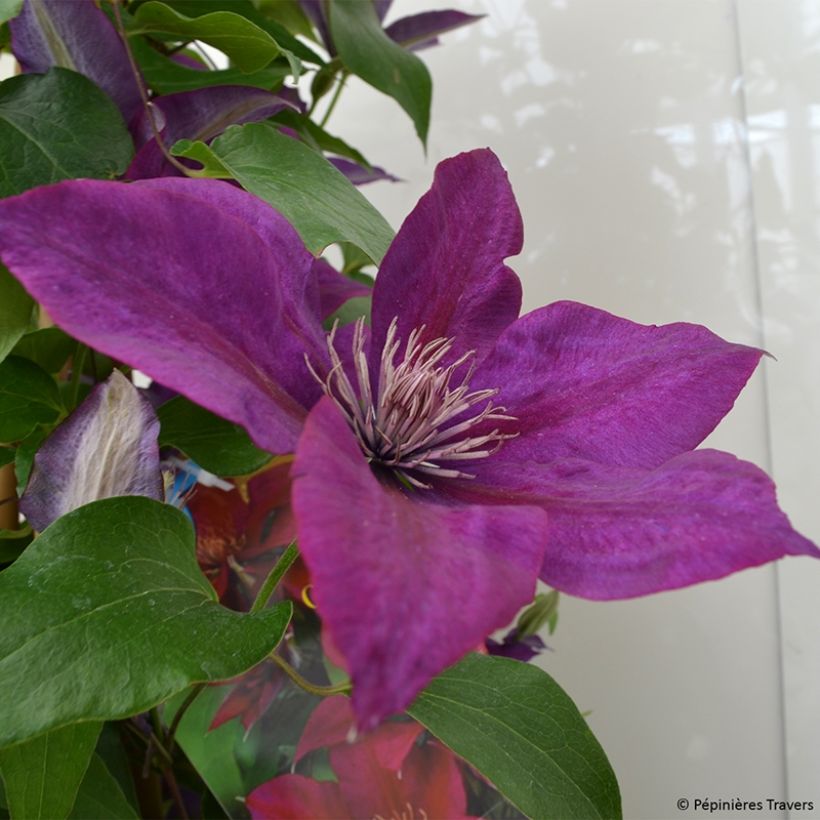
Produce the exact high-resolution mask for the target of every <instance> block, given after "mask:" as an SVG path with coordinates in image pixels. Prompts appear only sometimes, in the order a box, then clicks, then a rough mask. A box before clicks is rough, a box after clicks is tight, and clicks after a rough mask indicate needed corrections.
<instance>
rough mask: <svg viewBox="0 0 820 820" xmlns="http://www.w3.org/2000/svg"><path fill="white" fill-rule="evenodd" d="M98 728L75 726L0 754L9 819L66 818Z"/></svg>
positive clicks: (0, 767) (94, 742) (78, 724)
mask: <svg viewBox="0 0 820 820" xmlns="http://www.w3.org/2000/svg"><path fill="white" fill-rule="evenodd" d="M101 728H102V727H101V724H99V723H74V724H71V725H70V726H64V727H63V728H62V729H55V730H54V731H53V732H47V733H46V734H44V735H41V736H40V737H38V738H35V739H34V740H29V741H28V742H26V743H20V744H18V745H17V746H11V747H10V748H8V749H2V750H0V771H2V774H3V780H4V782H5V784H6V799H7V800H8V804H9V811H10V812H11V816H12V817H13V818H18V817H19V818H21V820H34V819H35V818H46V820H63V818H65V817H68V815H69V812H70V811H71V808H72V806H73V805H74V801H75V799H76V797H77V791H78V790H79V788H80V783H81V782H82V780H83V777H84V776H85V773H86V769H88V764H89V761H90V760H91V755H92V754H93V752H94V746H95V745H96V743H97V737H98V736H99V734H100V729H101ZM87 816H89V817H90V816H92V815H87ZM100 816H103V815H100Z"/></svg>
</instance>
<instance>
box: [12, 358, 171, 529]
mask: <svg viewBox="0 0 820 820" xmlns="http://www.w3.org/2000/svg"><path fill="white" fill-rule="evenodd" d="M158 434H159V421H158V419H157V417H156V414H155V413H154V411H153V409H152V408H151V405H150V404H149V403H148V402H147V401H146V400H145V399H144V398H142V396H140V395H139V392H138V391H137V389H136V388H135V387H134V385H132V384H131V382H130V381H128V379H126V377H125V376H123V375H122V373H120V372H119V371H118V370H115V371H114V372H113V373H112V374H111V376H110V377H109V378H108V380H107V381H106V382H105V383H103V384H100V385H98V386H97V387H96V388H95V389H94V390H93V391H92V392H91V394H90V395H89V396H88V398H87V399H86V400H85V401H84V402H83V403H82V404H81V405H80V406H79V407H78V408H77V409H76V410H75V411H74V412H73V413H72V414H71V416H69V418H68V419H67V420H66V421H64V422H63V423H62V424H61V425H60V426H59V427H58V428H57V429H56V430H55V431H54V432H53V433H52V434H51V435H50V436H49V437H48V439H46V441H45V443H44V444H43V445H42V447H40V450H39V451H38V453H37V455H36V456H35V458H34V467H33V469H32V471H31V478H30V479H29V483H28V487H27V488H26V491H25V494H24V495H23V499H22V501H21V503H20V507H21V509H22V511H23V513H24V515H25V516H26V518H27V519H28V521H29V523H30V524H31V526H32V527H34V529H35V530H38V531H42V530H44V529H45V528H46V527H47V526H48V525H49V524H51V523H52V522H53V521H55V520H56V519H58V518H59V517H60V516H61V515H65V514H66V513H68V512H71V510H74V509H76V508H77V507H81V506H82V505H83V504H89V503H91V502H92V501H97V500H98V499H101V498H112V497H114V496H118V495H145V496H148V497H149V498H154V499H156V500H157V501H161V500H162V495H163V489H162V475H161V473H160V467H159V446H158V445H157V436H158Z"/></svg>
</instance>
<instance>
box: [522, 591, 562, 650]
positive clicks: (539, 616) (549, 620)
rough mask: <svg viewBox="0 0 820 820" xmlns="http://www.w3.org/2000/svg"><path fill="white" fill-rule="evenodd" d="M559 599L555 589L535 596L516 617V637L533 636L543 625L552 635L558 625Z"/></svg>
mask: <svg viewBox="0 0 820 820" xmlns="http://www.w3.org/2000/svg"><path fill="white" fill-rule="evenodd" d="M559 597H560V594H559V592H558V590H557V589H553V590H551V591H550V592H541V593H539V594H538V595H536V596H535V600H534V601H533V602H532V603H531V604H530V605H529V606H528V607H527V608H526V609H525V610H524V611H523V612H522V613H521V614H520V615H519V616H518V621H517V622H516V625H515V630H516V632H517V634H518V637H519V638H527V637H529V636H530V635H535V634H537V633H538V632H540V631H541V628H542V627H543V626H544V625H545V624H547V625H548V628H549V633H550V635H552V633H553V632H555V626H556V624H557V623H558V599H559Z"/></svg>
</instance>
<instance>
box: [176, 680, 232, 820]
mask: <svg viewBox="0 0 820 820" xmlns="http://www.w3.org/2000/svg"><path fill="white" fill-rule="evenodd" d="M225 693H226V689H225V687H221V686H219V687H216V686H214V687H212V686H209V687H208V688H207V689H204V690H203V691H202V692H200V693H199V695H198V696H197V698H196V700H195V701H194V702H193V703H192V704H191V706H190V708H189V709H188V711H187V712H185V715H184V716H183V718H182V720H181V721H180V722H179V727H178V728H177V733H176V740H177V743H178V744H179V747H180V748H181V749H182V751H183V752H185V756H186V757H187V758H188V760H190V761H191V763H192V765H193V766H194V768H195V769H196V770H197V773H198V774H199V776H200V777H201V778H202V779H203V780H204V781H205V784H206V785H207V787H208V788H209V789H210V791H211V793H212V794H213V796H214V797H215V798H216V799H217V800H218V801H219V803H220V805H221V806H222V808H223V809H224V810H225V812H226V813H227V814H228V816H229V817H236V816H242V815H243V814H244V813H243V811H242V809H243V801H242V798H243V797H244V795H245V794H246V793H247V789H246V788H245V784H244V781H243V777H242V770H241V769H240V767H239V763H238V761H237V759H236V754H235V749H236V748H237V747H238V746H240V745H241V744H242V742H243V739H244V737H245V728H244V727H243V726H242V724H241V723H240V722H239V721H238V720H229V721H228V722H227V723H223V724H222V725H221V726H219V727H217V728H216V729H214V730H213V731H210V726H211V723H212V722H213V719H214V717H215V715H216V713H217V711H218V710H219V706H220V705H221V703H222V701H223V700H224V699H225ZM183 699H184V696H183V695H180V696H179V697H176V698H174V699H173V701H171V702H170V703H169V704H168V707H167V711H168V714H167V715H165V719H166V721H168V722H170V720H172V716H173V715H175V714H176V711H177V709H178V708H179V706H180V705H181V704H182V701H183Z"/></svg>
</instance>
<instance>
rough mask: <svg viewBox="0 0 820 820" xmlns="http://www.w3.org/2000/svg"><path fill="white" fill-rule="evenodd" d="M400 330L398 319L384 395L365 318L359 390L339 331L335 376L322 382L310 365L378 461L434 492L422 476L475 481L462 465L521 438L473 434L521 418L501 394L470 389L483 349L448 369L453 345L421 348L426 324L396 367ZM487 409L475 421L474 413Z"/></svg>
mask: <svg viewBox="0 0 820 820" xmlns="http://www.w3.org/2000/svg"><path fill="white" fill-rule="evenodd" d="M397 325H398V322H397V320H396V319H393V321H392V322H391V323H390V327H389V328H388V330H387V336H386V338H385V343H384V349H383V350H382V356H381V363H380V367H379V374H378V384H377V386H376V387H377V390H376V391H374V389H373V385H372V384H371V379H370V369H369V367H368V363H367V357H366V355H365V341H366V337H365V326H364V320H363V319H359V320H358V321H357V323H356V326H355V328H354V333H353V369H354V372H355V377H356V383H357V384H356V386H355V387H354V385H353V384H352V382H351V380H350V379H349V378H348V376H347V374H346V373H345V369H344V366H343V364H342V360H341V358H340V357H339V354H338V353H337V352H336V348H335V346H334V341H335V338H336V331H337V325H334V327H333V330H332V331H331V332H330V334H328V337H327V349H328V353H329V354H330V360H331V365H332V366H331V369H330V372H329V373H328V375H327V376H326V377H325V378H322V377H320V376H319V375H318V374H317V373H316V371H315V370H314V369H313V367H311V365H310V362H309V361H308V367H309V368H310V371H311V373H312V374H313V376H314V377H315V378H316V379H317V381H318V382H319V383H320V384H321V386H322V389H323V390H324V392H325V394H326V395H327V396H329V397H330V398H331V399H333V401H334V402H335V403H336V405H337V406H338V407H339V409H340V410H341V412H342V413H343V414H344V416H345V418H346V419H347V420H348V422H349V423H350V426H351V428H352V429H353V432H354V433H355V434H356V437H357V439H358V440H359V444H360V445H361V448H362V450H363V452H364V454H365V455H366V456H367V458H368V460H369V461H370V462H372V463H375V464H379V465H382V466H384V467H387V468H390V469H392V470H393V471H394V472H395V473H396V474H397V475H398V476H399V477H400V478H401V479H403V480H404V481H405V482H407V483H409V484H412V485H413V486H415V487H424V488H429V487H430V484H428V483H426V482H425V481H423V480H422V479H421V478H420V476H427V475H429V476H435V477H437V478H474V476H473V475H472V474H471V473H468V472H464V471H462V470H460V469H458V466H457V465H458V462H464V461H471V460H474V459H479V458H486V457H487V456H490V455H492V454H493V453H494V452H496V450H498V448H499V447H500V446H501V445H502V443H503V442H504V440H505V439H508V438H513V437H514V435H515V434H510V433H502V432H501V431H500V430H499V429H497V428H496V429H493V430H492V431H491V432H488V433H482V434H480V435H470V431H471V430H472V429H473V428H475V427H476V426H477V425H479V424H482V423H484V422H487V421H500V420H510V421H515V418H514V417H513V416H508V415H506V414H505V408H504V407H498V406H495V405H494V404H493V403H492V399H493V397H494V396H495V395H496V394H497V393H498V390H497V389H489V390H475V391H472V392H471V391H470V386H469V382H470V379H471V377H472V375H473V373H474V371H475V351H473V350H470V351H468V352H467V353H465V354H464V355H462V356H460V357H459V358H457V359H456V360H455V361H453V362H452V363H450V364H448V365H443V364H442V363H441V362H442V360H444V359H446V357H447V355H448V354H449V353H450V351H451V350H452V347H453V341H454V340H453V339H446V338H438V339H434V340H432V341H430V342H426V343H421V341H420V340H421V337H422V334H423V333H424V326H422V327H420V328H417V329H416V330H414V331H413V332H412V333H411V334H410V336H409V338H408V339H407V345H406V346H405V349H404V353H403V355H402V357H401V360H400V361H399V362H398V363H396V358H397V354H398V353H399V349H400V348H401V344H402V343H401V339H399V338H397ZM482 404H483V405H484V406H483V407H482V408H481V409H480V410H478V411H477V412H475V413H474V414H473V415H470V414H468V413H467V411H470V410H472V409H473V408H475V407H476V405H482ZM465 414H466V415H465ZM459 417H461V420H460V421H456V419H457V418H459Z"/></svg>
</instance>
